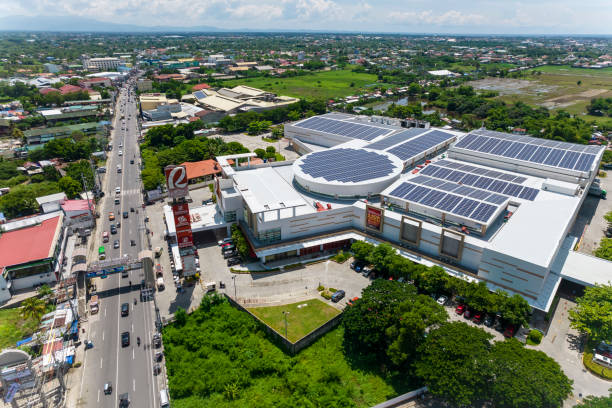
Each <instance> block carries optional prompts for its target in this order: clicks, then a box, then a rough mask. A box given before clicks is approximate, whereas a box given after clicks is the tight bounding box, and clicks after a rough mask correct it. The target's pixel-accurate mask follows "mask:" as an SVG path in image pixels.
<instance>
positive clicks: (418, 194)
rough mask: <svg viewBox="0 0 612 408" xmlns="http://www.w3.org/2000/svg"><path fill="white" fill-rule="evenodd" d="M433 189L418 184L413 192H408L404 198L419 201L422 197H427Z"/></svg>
mask: <svg viewBox="0 0 612 408" xmlns="http://www.w3.org/2000/svg"><path fill="white" fill-rule="evenodd" d="M430 191H431V189H430V188H427V187H422V186H417V187H416V188H414V189H413V190H412V191H411V192H409V193H408V194H406V195H405V196H404V198H405V199H406V200H409V201H414V202H415V203H418V202H419V200H421V198H423V197H425V196H426V195H427V194H428V193H429V192H430Z"/></svg>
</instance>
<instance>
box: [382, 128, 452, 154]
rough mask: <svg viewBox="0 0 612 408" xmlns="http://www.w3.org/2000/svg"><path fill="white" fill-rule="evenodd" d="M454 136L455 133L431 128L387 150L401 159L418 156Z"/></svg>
mask: <svg viewBox="0 0 612 408" xmlns="http://www.w3.org/2000/svg"><path fill="white" fill-rule="evenodd" d="M454 137H455V135H453V134H452V133H447V132H442V131H440V130H433V131H431V132H428V133H425V134H424V135H422V136H419V137H416V138H413V139H410V140H408V141H407V142H404V143H402V144H400V145H397V146H395V147H393V148H392V149H389V150H387V151H388V152H389V153H392V154H394V155H396V156H397V157H399V158H400V159H402V160H408V159H410V158H411V157H415V156H418V155H419V154H421V153H424V152H426V151H428V150H429V149H431V148H432V147H434V146H437V145H439V144H442V143H445V142H448V141H449V140H451V139H453V138H454Z"/></svg>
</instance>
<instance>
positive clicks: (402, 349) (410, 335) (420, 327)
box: [386, 295, 448, 365]
mask: <svg viewBox="0 0 612 408" xmlns="http://www.w3.org/2000/svg"><path fill="white" fill-rule="evenodd" d="M397 313H399V315H400V317H399V321H398V322H396V323H395V324H394V325H393V326H391V327H389V328H388V329H387V331H386V335H387V337H388V338H390V339H392V342H391V344H390V345H389V348H388V350H387V355H388V356H389V359H390V360H391V361H392V362H393V363H394V364H395V365H402V364H404V363H408V362H411V361H412V359H413V358H414V357H415V356H416V350H417V348H418V347H419V346H420V345H421V343H423V341H424V340H425V334H426V330H427V329H428V328H430V327H432V326H434V325H439V324H442V323H444V322H446V320H447V319H448V314H447V313H446V310H445V309H444V307H442V306H440V305H439V304H438V303H436V301H435V300H433V299H432V298H431V297H429V296H425V295H418V296H414V297H412V298H410V299H408V300H405V301H404V302H402V303H401V304H400V305H399V308H398V311H397Z"/></svg>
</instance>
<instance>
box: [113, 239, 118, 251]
mask: <svg viewBox="0 0 612 408" xmlns="http://www.w3.org/2000/svg"><path fill="white" fill-rule="evenodd" d="M113 248H115V249H117V248H119V240H118V239H116V240H115V242H113Z"/></svg>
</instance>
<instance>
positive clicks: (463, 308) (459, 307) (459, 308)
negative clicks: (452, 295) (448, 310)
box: [455, 304, 467, 315]
mask: <svg viewBox="0 0 612 408" xmlns="http://www.w3.org/2000/svg"><path fill="white" fill-rule="evenodd" d="M466 310H467V307H466V306H465V305H464V304H460V305H457V307H456V308H455V313H457V314H458V315H462V314H463V313H464V312H465V311H466Z"/></svg>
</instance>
